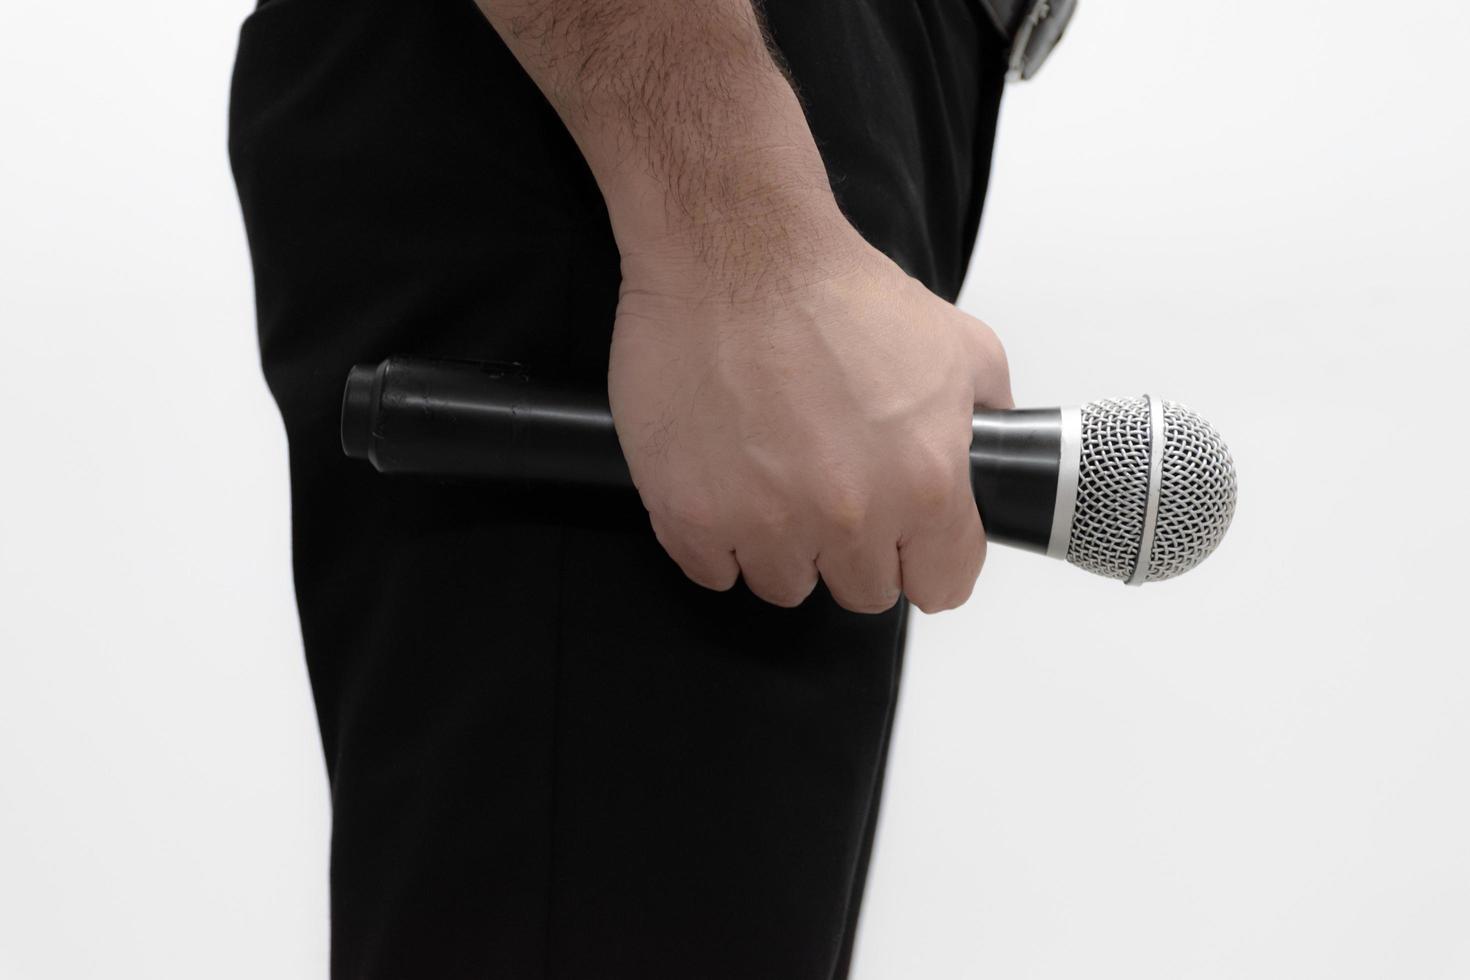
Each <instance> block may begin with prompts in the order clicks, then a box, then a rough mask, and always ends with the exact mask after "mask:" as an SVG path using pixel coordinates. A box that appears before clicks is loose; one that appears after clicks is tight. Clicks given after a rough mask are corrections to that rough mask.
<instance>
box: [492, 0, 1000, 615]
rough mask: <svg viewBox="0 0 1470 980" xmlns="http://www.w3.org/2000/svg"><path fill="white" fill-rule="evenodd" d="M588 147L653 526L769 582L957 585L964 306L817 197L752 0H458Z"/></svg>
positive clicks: (818, 182)
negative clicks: (604, 220) (617, 274)
mask: <svg viewBox="0 0 1470 980" xmlns="http://www.w3.org/2000/svg"><path fill="white" fill-rule="evenodd" d="M477 2H478V3H479V6H480V8H481V10H482V11H483V12H484V13H485V15H486V17H487V18H488V19H489V20H490V23H491V24H492V25H493V26H494V27H495V29H496V30H497V31H498V32H499V33H500V35H501V37H502V38H504V40H505V42H506V43H507V45H509V47H510V49H511V51H512V52H513V53H514V54H515V56H516V58H517V59H518V60H519V61H520V63H521V64H522V65H523V66H524V67H525V69H526V70H527V72H528V73H529V74H530V75H531V77H532V78H533V79H534V80H535V81H536V83H537V85H539V86H540V88H541V90H542V91H543V92H544V93H545V94H546V96H547V98H548V99H549V100H550V101H551V103H552V105H553V106H555V107H556V110H557V112H558V113H559V114H560V115H561V118H562V119H563V121H564V122H565V123H566V126H567V129H568V130H569V131H570V132H571V134H572V136H573V138H574V139H575V140H576V141H577V144H578V146H579V148H580V149H581V151H582V153H583V154H584V155H585V156H586V158H587V162H588V164H589V165H590V167H591V169H592V172H593V174H594V176H595V177H596V179H597V182H598V185H599V187H600V189H601V190H602V193H603V196H604V197H605V199H606V201H607V207H608V214H609V216H610V218H611V220H612V228H613V234H614V236H615V237H616V239H617V243H618V248H619V251H620V253H621V255H622V274H623V281H622V289H621V294H620V298H619V304H618V311H617V320H616V323H615V326H614V329H613V341H612V350H611V355H610V365H609V373H608V395H609V398H610V401H611V405H612V412H613V420H614V423H615V425H616V428H617V432H618V438H619V440H620V442H621V443H622V448H623V452H624V454H625V456H626V457H627V460H628V466H629V469H630V471H631V472H632V475H633V480H634V482H635V484H636V485H637V487H638V491H639V493H640V495H641V496H642V499H643V503H644V506H645V507H646V508H647V509H648V513H649V517H650V521H651V523H652V525H653V529H654V532H655V533H656V534H657V535H658V540H659V542H660V543H661V544H662V545H663V547H664V549H665V550H666V551H667V552H668V553H669V555H670V557H672V558H673V560H674V561H676V562H677V563H678V564H679V566H680V568H682V569H683V570H684V572H685V574H686V575H688V577H689V578H690V579H692V580H693V581H695V582H697V583H699V584H700V585H703V586H706V587H708V588H711V589H720V590H723V589H728V588H730V587H731V586H733V585H734V584H735V582H736V580H737V579H738V578H743V579H744V580H745V583H746V585H747V586H748V587H749V588H750V590H751V591H752V592H754V593H755V594H756V595H758V596H760V597H761V598H763V599H765V600H767V601H769V602H772V603H775V604H777V605H781V606H795V605H797V604H799V603H801V602H802V601H803V600H804V599H805V598H806V597H807V596H808V595H809V594H810V593H811V591H812V589H813V588H815V586H816V584H817V581H818V578H819V577H820V578H821V580H822V581H824V582H825V583H826V584H827V587H828V588H829V590H830V591H831V593H832V595H833V597H834V598H835V599H836V601H837V602H838V603H840V604H841V605H842V606H844V607H845V608H847V609H851V610H854V611H857V612H868V613H876V612H881V611H884V610H887V609H890V608H892V607H893V605H894V604H895V603H896V602H897V601H898V599H899V597H900V595H902V594H906V595H907V596H908V597H909V599H910V600H912V601H913V602H914V604H915V605H917V606H918V607H919V608H920V609H922V610H924V611H925V612H935V611H939V610H943V609H950V608H953V607H955V606H958V605H960V604H961V603H963V602H964V601H965V600H966V599H967V598H968V597H969V595H970V593H971V591H972V590H973V588H974V584H975V580H976V577H977V576H978V575H979V573H980V568H981V565H982V564H983V563H984V559H985V535H984V531H983V529H982V527H981V524H980V517H979V514H978V513H977V511H976V507H975V501H974V497H973V496H972V493H971V489H970V480H969V457H968V452H969V445H970V418H971V414H972V411H973V409H974V407H976V406H983V407H987V408H1010V407H1012V400H1011V394H1010V380H1009V372H1008V370H1007V366H1006V358H1005V352H1004V350H1003V348H1002V347H1001V344H1000V341H999V340H998V339H997V338H996V336H995V334H994V333H993V332H992V331H991V329H990V328H989V327H987V326H986V325H985V324H984V323H982V322H980V321H979V320H977V319H975V318H973V317H970V316H967V315H965V314H963V313H961V312H960V311H959V310H957V309H956V308H955V307H954V306H952V305H951V304H949V303H947V302H945V301H944V300H942V299H940V298H939V297H937V296H935V295H934V294H932V293H930V292H929V291H928V290H927V289H925V287H924V286H923V285H922V284H920V283H919V282H917V281H916V280H914V279H912V278H911V277H909V276H908V275H907V274H905V273H904V272H903V271H902V270H901V269H899V268H898V267H897V266H896V265H894V264H893V262H891V261H890V260H889V259H888V258H886V257H885V256H884V255H882V254H881V253H880V252H878V251H877V250H876V249H874V248H872V247H871V246H870V245H868V244H867V243H866V242H865V241H864V240H863V239H862V238H861V237H860V236H859V235H858V234H857V232H856V231H855V230H854V229H853V227H852V226H851V224H849V223H848V221H847V220H846V218H844V217H843V215H842V213H841V212H840V210H839V209H838V206H837V203H836V201H835V199H834V197H833V194H832V190H831V187H830V185H829V183H828V180H827V174H826V170H825V168H824V167H823V164H822V160H821V157H820V155H819V153H818V151H817V147H816V144H815V142H814V141H813V139H812V135H811V131H810V129H809V128H808V126H807V123H806V118H805V116H804V115H803V113H802V110H801V106H800V103H799V102H798V100H797V97H796V94H795V93H794V92H793V90H792V87H791V85H790V83H789V81H788V80H787V78H786V76H785V75H784V73H783V72H782V70H781V68H780V66H779V65H778V63H777V61H776V60H775V58H774V57H773V55H772V53H771V49H770V46H769V44H768V39H767V38H766V36H765V33H764V31H763V28H762V25H761V22H760V19H759V16H758V14H757V12H756V11H755V10H754V9H752V7H751V4H750V0H679V2H678V3H671V2H669V0H477Z"/></svg>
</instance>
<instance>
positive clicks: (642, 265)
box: [608, 147, 865, 300]
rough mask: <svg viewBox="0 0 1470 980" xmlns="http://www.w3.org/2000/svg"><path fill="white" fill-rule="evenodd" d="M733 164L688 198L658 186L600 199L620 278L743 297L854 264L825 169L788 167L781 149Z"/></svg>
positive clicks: (850, 237) (674, 290) (671, 290)
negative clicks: (617, 253) (619, 258)
mask: <svg viewBox="0 0 1470 980" xmlns="http://www.w3.org/2000/svg"><path fill="white" fill-rule="evenodd" d="M813 154H815V147H813ZM727 162H728V161H727ZM736 162H738V164H739V167H738V169H736V168H729V167H721V168H717V169H716V171H715V172H713V173H710V174H707V175H706V180H705V181H704V184H705V187H704V188H703V190H702V192H701V193H699V194H697V195H694V196H690V197H685V198H682V199H677V200H674V199H671V198H670V196H669V191H668V190H667V188H665V187H663V186H660V185H658V184H650V185H647V186H644V187H641V188H634V189H631V190H628V191H625V192H624V193H622V194H616V193H615V194H609V195H608V211H609V214H610V216H611V217H612V222H613V231H614V234H615V236H616V238H617V243H618V249H619V251H620V253H621V255H622V262H623V276H624V280H625V281H627V282H631V283H634V284H636V285H637V286H638V287H639V288H653V289H657V290H659V291H661V292H667V293H668V294H670V295H676V294H687V295H691V296H702V295H723V296H725V297H726V298H727V299H732V300H742V299H751V298H756V297H758V296H760V295H763V294H768V293H772V292H775V293H780V292H785V291H789V290H790V289H793V288H797V287H800V286H802V285H807V284H809V283H811V282H813V281H817V280H820V279H826V278H831V277H833V276H836V275H840V274H842V273H843V272H845V271H847V270H848V269H850V268H851V266H852V265H854V264H855V261H856V254H857V252H858V251H859V250H860V249H861V248H862V247H864V246H865V243H863V241H862V239H861V238H860V237H859V236H858V234H857V232H856V231H855V230H854V229H853V227H852V225H851V224H850V223H849V222H848V220H847V219H846V217H844V216H843V214H842V212H841V210H840V209H839V208H838V206H837V201H836V199H835V198H834V197H833V195H832V191H831V187H830V186H829V185H828V183H827V175H826V172H825V170H819V171H818V172H817V173H816V174H813V173H812V172H811V170H810V169H805V170H803V169H802V167H801V166H799V165H797V166H793V165H792V161H791V159H790V156H789V155H786V154H783V153H777V154H748V155H745V156H743V157H741V158H740V159H739V160H738V161H736ZM820 166H821V163H820V159H818V160H817V167H818V168H820ZM686 190H687V188H686Z"/></svg>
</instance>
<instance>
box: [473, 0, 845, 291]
mask: <svg viewBox="0 0 1470 980" xmlns="http://www.w3.org/2000/svg"><path fill="white" fill-rule="evenodd" d="M478 3H479V5H480V7H481V9H482V10H483V11H484V12H485V15H486V16H487V17H488V18H489V19H490V22H491V23H492V24H493V25H494V27H495V28H496V30H497V31H499V33H500V34H501V36H502V37H503V38H504V39H505V41H506V43H507V44H508V45H509V46H510V48H511V50H512V51H513V52H514V54H515V55H516V57H517V59H518V60H519V61H520V62H521V64H522V65H523V66H524V67H525V68H526V70H527V71H528V72H529V73H530V75H531V76H532V78H533V79H535V81H536V83H537V84H538V85H539V86H540V88H541V90H542V91H543V92H544V93H545V94H546V96H547V97H548V99H549V100H550V101H551V103H552V105H553V106H555V107H556V110H557V112H558V113H559V114H560V115H561V117H562V119H563V121H564V122H565V123H566V126H567V128H568V129H569V130H570V132H571V134H572V136H573V138H574V139H575V140H576V141H577V144H578V146H579V147H580V148H581V150H582V153H583V154H584V156H585V157H586V158H587V161H588V163H589V165H590V166H591V168H592V171H593V173H594V175H595V176H596V178H597V181H598V184H599V186H600V187H601V189H602V191H603V195H604V197H605V198H606V200H607V205H608V211H609V214H610V216H611V219H612V224H613V231H614V234H615V235H616V236H617V239H618V244H619V246H620V247H621V248H622V249H623V251H624V254H625V255H627V254H628V253H630V252H639V251H646V250H658V251H668V250H673V249H678V248H685V249H687V250H688V251H689V252H690V253H691V255H692V256H694V257H695V259H696V260H697V261H698V262H700V263H702V264H704V265H705V266H706V267H707V268H708V269H710V270H713V271H714V272H716V273H717V274H720V275H725V276H733V275H735V274H739V273H750V274H759V273H758V271H757V270H755V269H740V268H737V267H740V266H764V265H771V264H779V263H781V262H782V261H784V259H785V258H786V256H783V255H782V252H783V251H786V250H790V249H793V248H798V247H806V246H805V245H804V244H802V243H797V242H794V241H792V240H791V239H792V237H793V236H799V237H801V238H807V237H809V236H810V237H813V238H820V237H821V236H822V235H823V234H824V233H825V232H826V231H827V230H828V228H829V227H830V226H831V225H832V223H834V222H840V221H841V220H842V219H841V215H840V214H839V212H838V210H837V207H836V204H835V201H834V200H833V197H832V193H831V188H830V185H829V184H828V181H827V175H826V171H825V169H824V167H823V164H822V160H821V156H820V154H819V153H818V151H817V148H816V144H815V142H814V141H813V139H812V136H811V132H810V130H809V129H808V127H807V123H806V118H805V116H804V115H803V113H802V110H801V106H800V103H799V102H798V100H797V97H796V95H795V93H794V92H793V91H792V88H791V85H790V83H789V82H788V81H787V79H786V77H785V76H784V75H783V73H782V72H781V69H780V67H779V66H778V65H777V63H776V60H775V58H774V57H773V56H772V54H771V52H770V50H769V48H768V46H767V43H766V37H765V34H764V31H763V29H762V25H761V22H760V20H759V17H758V15H757V13H756V12H755V10H753V9H752V7H751V3H750V0H679V2H670V0H478Z"/></svg>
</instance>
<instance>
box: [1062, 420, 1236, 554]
mask: <svg viewBox="0 0 1470 980" xmlns="http://www.w3.org/2000/svg"><path fill="white" fill-rule="evenodd" d="M1163 410H1164V412H1163V414H1164V456H1163V471H1162V475H1161V477H1160V482H1159V508H1158V519H1157V523H1156V525H1155V528H1154V540H1153V544H1152V548H1151V551H1150V556H1149V563H1148V575H1147V578H1146V579H1145V581H1148V582H1161V581H1163V580H1165V579H1170V578H1173V577H1174V576H1176V575H1179V574H1181V573H1183V572H1187V571H1189V570H1190V569H1191V568H1193V567H1194V566H1195V565H1198V564H1199V563H1200V562H1202V561H1204V560H1205V558H1207V557H1208V556H1209V554H1210V553H1211V552H1212V551H1214V550H1215V547H1216V546H1217V545H1219V543H1220V539H1221V538H1223V537H1224V536H1225V532H1226V530H1227V529H1228V528H1229V527H1230V519H1231V517H1232V516H1233V515H1234V513H1235V466H1234V464H1233V463H1232V462H1231V459H1230V451H1229V450H1228V449H1227V448H1226V447H1225V443H1224V442H1223V441H1222V440H1221V439H1220V436H1219V433H1217V432H1216V431H1215V430H1214V428H1213V427H1212V426H1211V425H1210V424H1209V423H1208V422H1206V421H1205V420H1204V419H1202V418H1200V417H1199V416H1198V415H1196V414H1195V413H1194V412H1191V411H1190V410H1189V409H1187V408H1185V407H1184V406H1182V405H1176V404H1174V403H1173V402H1168V401H1166V402H1163ZM1149 449H1150V434H1149V413H1148V401H1147V400H1146V399H1143V398H1119V399H1103V400H1102V401H1096V402H1092V403H1090V404H1088V405H1084V406H1083V407H1082V457H1081V461H1080V464H1079V467H1078V477H1077V508H1076V513H1075V515H1074V516H1073V518H1072V536H1071V539H1070V541H1069V542H1068V545H1067V561H1069V562H1071V563H1072V564H1074V565H1076V566H1078V567H1079V568H1085V569H1086V570H1087V571H1089V572H1094V573H1096V574H1098V575H1104V576H1106V577H1108V578H1113V579H1118V580H1119V581H1127V580H1128V579H1129V578H1130V577H1131V576H1132V574H1133V568H1134V565H1135V563H1136V562H1137V561H1138V554H1139V546H1140V545H1141V544H1142V539H1143V527H1144V513H1145V510H1146V508H1147V506H1148V490H1149V487H1148V479H1149Z"/></svg>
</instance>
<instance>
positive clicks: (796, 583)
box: [734, 542, 817, 609]
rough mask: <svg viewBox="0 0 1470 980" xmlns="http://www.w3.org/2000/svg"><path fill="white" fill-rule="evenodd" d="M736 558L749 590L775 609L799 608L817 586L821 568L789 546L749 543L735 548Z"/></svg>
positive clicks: (741, 575)
mask: <svg viewBox="0 0 1470 980" xmlns="http://www.w3.org/2000/svg"><path fill="white" fill-rule="evenodd" d="M734 558H735V562H736V564H738V565H739V566H740V577H741V578H743V579H744V580H745V587H746V588H748V589H750V591H751V592H753V593H755V595H756V596H757V597H759V598H761V599H764V600H765V601H766V602H769V603H771V604H772V605H774V606H782V607H784V608H787V609H791V608H794V607H796V606H799V605H801V604H802V603H803V602H805V601H806V598H807V596H809V595H811V594H812V590H813V589H815V588H816V587H817V568H816V566H815V565H814V564H812V560H811V558H810V557H807V556H805V555H803V554H802V553H801V552H799V551H793V550H791V549H790V548H789V547H782V546H780V545H778V544H774V543H759V542H758V543H752V544H745V545H741V546H740V547H737V548H736V549H735V555H734Z"/></svg>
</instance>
